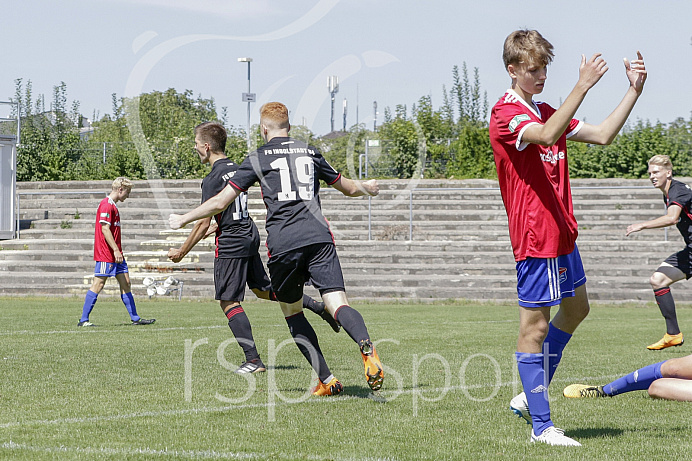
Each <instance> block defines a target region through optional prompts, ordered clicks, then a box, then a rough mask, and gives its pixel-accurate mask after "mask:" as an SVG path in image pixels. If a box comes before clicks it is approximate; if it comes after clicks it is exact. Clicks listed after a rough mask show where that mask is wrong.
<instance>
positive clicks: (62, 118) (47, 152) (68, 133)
mask: <svg viewBox="0 0 692 461" xmlns="http://www.w3.org/2000/svg"><path fill="white" fill-rule="evenodd" d="M15 98H16V101H17V102H18V104H19V116H20V117H21V125H22V129H21V139H20V145H19V148H18V149H17V179H18V180H19V181H54V180H69V179H74V174H75V168H74V159H75V156H77V157H78V156H79V153H78V152H79V126H78V125H77V124H75V120H77V121H78V120H79V119H78V117H77V116H76V115H78V111H79V103H73V104H72V112H68V110H67V86H66V85H65V83H64V82H61V83H60V85H58V86H55V87H53V99H52V103H51V107H50V110H48V111H47V110H46V108H45V98H43V97H39V98H38V99H37V100H36V102H35V103H34V101H33V94H32V88H31V81H27V83H26V85H24V84H23V81H22V79H17V80H16V81H15ZM34 104H35V105H34Z"/></svg>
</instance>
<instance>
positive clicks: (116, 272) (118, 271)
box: [77, 177, 156, 327]
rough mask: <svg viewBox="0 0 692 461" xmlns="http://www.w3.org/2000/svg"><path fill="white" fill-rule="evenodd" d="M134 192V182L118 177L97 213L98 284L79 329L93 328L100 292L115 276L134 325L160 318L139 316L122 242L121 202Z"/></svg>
mask: <svg viewBox="0 0 692 461" xmlns="http://www.w3.org/2000/svg"><path fill="white" fill-rule="evenodd" d="M131 191H132V182H131V181H130V180H129V179H127V178H122V177H120V178H115V180H114V181H113V184H112V186H111V193H110V194H108V197H106V198H104V199H103V200H101V203H100V204H99V207H98V209H97V210H96V230H95V232H94V261H96V268H95V269H94V281H93V282H92V284H91V288H89V290H88V291H87V293H86V297H85V298H84V306H83V307H82V317H81V318H80V319H79V323H77V326H78V327H93V326H95V325H94V324H93V323H91V322H90V321H89V315H90V314H91V311H92V309H94V305H95V304H96V300H97V298H98V295H99V293H101V290H102V289H103V287H104V285H105V284H106V280H107V279H108V277H115V279H116V280H117V281H118V284H120V299H122V300H123V304H125V308H127V313H128V314H130V319H131V320H132V325H150V324H152V323H154V322H155V321H156V319H143V318H141V317H140V316H139V315H137V307H136V306H135V300H134V298H133V297H132V292H131V285H130V274H129V273H128V269H127V262H125V257H124V256H123V248H122V244H121V242H120V213H119V212H118V207H117V205H116V203H117V202H124V201H125V200H126V199H127V198H128V197H129V196H130V192H131Z"/></svg>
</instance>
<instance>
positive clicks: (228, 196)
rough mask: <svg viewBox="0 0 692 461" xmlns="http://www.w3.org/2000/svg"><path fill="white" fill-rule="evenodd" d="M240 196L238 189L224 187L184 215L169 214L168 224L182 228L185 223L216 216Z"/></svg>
mask: <svg viewBox="0 0 692 461" xmlns="http://www.w3.org/2000/svg"><path fill="white" fill-rule="evenodd" d="M237 196H238V191H236V190H235V189H234V188H233V187H231V186H230V185H227V186H226V187H224V188H223V190H222V191H221V192H219V193H218V194H216V195H215V196H213V197H212V198H210V199H209V200H207V201H206V202H204V203H203V204H201V205H200V206H198V207H197V208H195V209H194V210H192V211H189V212H187V213H185V214H184V215H179V214H171V215H169V216H168V225H169V226H170V228H171V229H180V228H181V227H184V226H185V225H187V224H189V223H191V222H192V221H195V220H197V219H201V218H207V217H210V216H214V215H215V214H217V213H221V212H222V211H223V210H225V209H226V208H228V206H229V205H230V204H231V203H233V200H235V198H236V197H237Z"/></svg>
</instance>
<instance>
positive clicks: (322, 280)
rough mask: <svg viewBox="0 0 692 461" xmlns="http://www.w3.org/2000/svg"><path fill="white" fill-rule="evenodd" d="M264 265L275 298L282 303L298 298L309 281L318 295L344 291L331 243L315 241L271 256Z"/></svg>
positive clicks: (341, 275)
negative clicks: (267, 271)
mask: <svg viewBox="0 0 692 461" xmlns="http://www.w3.org/2000/svg"><path fill="white" fill-rule="evenodd" d="M267 268H268V269H269V276H270V277H271V279H272V287H273V288H274V293H276V298H277V299H278V300H279V301H281V302H284V303H289V304H290V303H294V302H296V301H298V300H300V299H301V298H302V297H303V286H304V285H305V282H307V281H308V280H310V283H311V284H312V286H314V287H315V288H316V289H318V290H319V291H320V295H324V294H326V293H332V292H335V291H345V289H344V276H343V274H342V272H341V264H340V263H339V257H338V256H337V254H336V248H334V244H333V243H315V244H313V245H308V246H304V247H301V248H298V249H295V250H291V251H287V252H285V253H281V254H279V255H276V256H274V255H272V256H271V257H270V258H269V262H268V263H267Z"/></svg>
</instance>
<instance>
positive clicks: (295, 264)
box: [169, 102, 384, 395]
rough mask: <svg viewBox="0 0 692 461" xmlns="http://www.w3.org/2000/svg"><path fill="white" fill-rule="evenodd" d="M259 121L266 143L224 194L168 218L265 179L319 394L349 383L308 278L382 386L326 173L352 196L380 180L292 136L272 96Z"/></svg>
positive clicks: (199, 211)
mask: <svg viewBox="0 0 692 461" xmlns="http://www.w3.org/2000/svg"><path fill="white" fill-rule="evenodd" d="M260 129H261V134H262V137H263V138H264V140H265V141H266V144H264V145H263V146H262V147H260V148H258V149H257V150H256V151H255V152H253V153H251V154H250V155H249V156H248V157H247V158H246V159H245V160H244V161H243V163H242V164H241V166H240V168H239V169H238V171H237V172H236V174H235V175H234V176H233V177H232V178H230V180H229V181H228V186H226V187H225V188H224V189H223V190H222V191H221V192H220V193H219V194H218V195H216V196H215V197H212V198H210V199H209V200H207V201H206V202H204V203H203V204H202V205H200V206H199V207H197V208H196V209H195V210H193V211H191V212H189V213H187V214H185V215H176V214H172V215H170V217H169V224H170V226H171V227H172V228H173V229H178V228H180V227H182V226H184V225H185V224H187V223H190V222H192V221H194V220H195V219H200V218H203V217H205V216H212V215H214V214H216V213H219V212H220V211H223V210H225V209H226V208H227V207H228V206H229V205H230V204H232V203H233V202H234V201H235V200H236V197H238V196H239V194H240V193H242V192H245V191H247V189H248V188H249V187H250V186H252V185H253V184H254V183H255V182H259V183H260V187H261V189H262V197H263V200H264V203H265V206H266V207H267V221H266V229H267V247H268V248H269V262H268V264H267V266H268V268H269V273H270V276H271V279H272V287H273V289H274V292H275V293H276V297H277V298H278V300H279V302H280V304H281V309H282V311H283V313H284V316H285V317H286V322H287V323H288V326H289V330H290V331H291V335H292V336H293V338H294V340H295V342H296V344H297V346H298V348H299V349H300V351H301V352H302V353H303V355H304V356H305V358H306V359H307V360H308V362H310V364H311V365H312V367H313V369H314V370H315V371H316V372H317V375H318V377H319V379H320V381H319V383H318V385H317V386H316V387H315V388H314V389H313V390H312V392H313V394H315V395H336V394H339V393H341V392H342V391H343V386H342V384H341V383H340V382H339V381H338V380H337V379H336V378H335V377H334V375H332V373H331V371H330V370H329V367H328V366H327V364H326V362H325V359H324V356H323V355H322V352H321V350H320V347H319V343H318V340H317V335H316V334H315V331H314V330H313V329H312V327H311V326H310V324H309V323H308V322H307V320H306V319H305V317H304V315H303V308H302V295H303V286H304V284H305V282H306V281H307V280H311V281H312V284H313V285H314V286H315V288H317V289H318V290H319V291H320V294H321V295H322V300H323V301H324V303H325V305H326V308H327V310H328V311H329V313H330V314H331V315H332V316H333V317H334V319H336V320H337V321H338V322H339V323H340V324H341V325H342V327H343V328H344V330H345V331H346V333H348V335H349V336H350V337H351V338H352V339H353V340H354V341H355V342H356V343H357V344H358V346H359V347H360V352H361V356H362V359H363V363H364V367H365V375H366V380H367V382H368V385H369V386H370V388H371V389H372V390H375V391H376V390H379V389H380V388H381V387H382V382H383V379H384V372H383V369H382V363H381V362H380V359H379V357H378V354H377V352H376V351H375V348H374V346H373V344H372V341H371V339H370V335H369V333H368V330H367V327H366V326H365V322H364V320H363V317H362V316H361V314H360V313H359V312H358V311H356V310H355V309H353V308H352V307H351V306H350V305H349V302H348V299H347V298H346V293H345V288H344V280H343V274H342V271H341V265H340V263H339V258H338V256H337V254H336V249H335V246H334V236H333V235H332V233H331V230H330V229H329V223H328V222H327V220H326V219H325V218H324V216H323V215H322V210H321V205H320V198H319V188H320V180H324V181H325V182H326V183H327V184H329V185H331V186H332V187H334V188H335V189H337V190H339V191H340V192H342V193H343V194H344V195H347V196H350V197H358V196H362V195H377V194H378V193H379V187H378V185H377V182H376V181H374V180H371V181H365V182H360V181H355V180H351V179H347V178H344V177H342V176H341V174H339V173H338V172H337V171H336V170H334V168H332V166H331V165H329V163H327V161H326V160H325V159H324V157H322V154H321V153H320V151H319V150H318V149H316V148H315V147H313V146H311V145H308V144H305V143H303V142H301V141H298V140H296V139H293V138H290V137H289V135H288V133H289V130H290V129H291V126H290V124H289V119H288V109H287V108H286V106H284V105H283V104H281V103H278V102H272V103H267V104H265V105H263V106H262V107H261V108H260Z"/></svg>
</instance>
